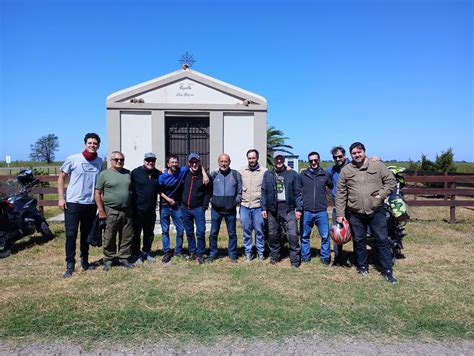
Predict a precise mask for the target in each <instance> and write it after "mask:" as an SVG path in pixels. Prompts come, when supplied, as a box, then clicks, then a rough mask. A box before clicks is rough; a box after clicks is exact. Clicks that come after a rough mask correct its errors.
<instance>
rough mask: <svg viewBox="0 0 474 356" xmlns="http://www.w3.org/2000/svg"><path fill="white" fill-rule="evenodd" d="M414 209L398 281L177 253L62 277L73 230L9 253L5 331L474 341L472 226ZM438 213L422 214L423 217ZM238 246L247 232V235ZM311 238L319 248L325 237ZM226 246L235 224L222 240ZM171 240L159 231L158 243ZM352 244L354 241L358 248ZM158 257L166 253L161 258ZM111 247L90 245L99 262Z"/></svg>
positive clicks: (0, 296) (104, 336)
mask: <svg viewBox="0 0 474 356" xmlns="http://www.w3.org/2000/svg"><path fill="white" fill-rule="evenodd" d="M412 210H413V212H412V213H413V216H414V217H415V218H414V220H413V221H411V222H410V223H409V224H408V225H407V233H408V235H407V238H406V242H405V250H404V253H405V255H406V258H405V259H403V260H398V261H397V263H396V265H395V274H396V275H397V277H398V278H399V280H400V283H399V284H398V285H396V286H392V285H389V284H388V283H386V282H385V281H384V280H383V279H382V278H381V276H380V275H379V274H378V273H377V272H376V271H375V269H373V268H371V271H370V275H369V276H368V277H367V278H363V277H360V276H358V275H357V274H356V272H355V269H354V268H351V269H343V268H326V267H323V266H322V265H321V264H320V263H319V260H318V258H317V257H314V258H313V260H312V261H311V262H310V263H308V264H303V265H302V266H301V268H300V269H298V270H293V269H291V268H290V264H289V261H288V260H287V259H286V260H284V261H282V262H281V263H280V264H278V265H276V266H272V265H270V264H269V263H268V260H267V261H265V262H258V261H256V260H255V261H252V262H250V263H245V262H243V260H242V259H241V260H239V263H237V264H232V263H230V262H229V261H228V259H227V258H222V259H219V260H218V261H216V262H215V263H213V264H210V265H203V266H199V265H198V264H197V263H196V262H187V261H184V260H179V259H172V261H171V263H170V264H168V265H166V266H163V265H162V264H161V263H160V262H157V263H145V264H143V265H142V266H140V267H138V268H135V269H134V270H125V269H122V268H119V267H117V268H113V269H112V270H111V271H110V272H109V273H105V272H103V271H102V270H100V269H99V270H96V271H91V272H80V268H79V266H78V268H77V272H76V273H74V275H73V277H72V278H70V279H66V280H65V279H63V278H62V277H61V274H62V272H63V270H64V231H63V227H62V226H61V225H53V228H54V230H55V231H56V233H57V235H58V237H57V238H56V239H55V240H53V241H49V242H46V243H42V244H36V243H35V239H34V238H32V239H31V241H29V242H27V243H26V244H25V248H24V249H22V250H20V251H18V252H17V253H15V254H14V255H13V256H11V257H9V258H7V259H3V260H0V275H2V278H1V279H0V290H1V292H0V338H4V339H7V338H8V339H9V340H13V341H17V342H26V341H25V340H40V339H43V340H53V339H57V338H67V339H69V340H71V341H74V342H81V343H94V342H96V341H97V340H102V341H104V340H105V341H106V342H116V341H119V342H122V343H123V342H124V341H126V342H141V341H143V342H144V341H148V342H150V341H151V342H154V341H155V342H158V341H162V340H165V339H174V340H183V342H190V341H193V340H194V341H195V340H215V339H219V338H233V337H235V338H282V337H288V336H293V335H300V334H301V333H311V332H317V333H320V334H328V335H336V334H344V333H349V334H350V333H351V331H352V330H354V329H357V330H358V332H359V333H362V334H367V335H374V334H375V335H377V336H379V337H382V338H393V337H394V335H398V337H400V338H433V339H436V340H446V339H453V338H463V339H469V340H471V339H472V338H473V333H472V331H473V328H472V326H473V325H472V324H473V321H474V311H473V303H472V300H473V287H472V286H473V285H474V283H473V282H474V281H473V280H472V279H473V277H472V270H473V262H472V257H471V255H472V241H473V239H472V225H473V222H474V213H472V212H471V215H466V216H465V219H467V220H468V221H467V222H461V223H459V224H456V225H451V224H448V223H446V222H444V221H443V220H442V219H438V220H436V219H437V216H441V215H443V214H444V211H440V210H439V209H434V210H432V209H430V208H427V212H425V211H423V208H416V209H412ZM425 216H426V217H429V218H428V219H427V220H423V217H425ZM238 235H239V245H241V242H242V240H241V236H242V235H241V233H240V232H239V234H238ZM317 236H318V235H317V233H316V234H313V240H312V244H313V247H314V246H316V247H318V248H319V246H320V239H319V238H318V237H317ZM226 246H227V239H226V237H225V229H224V230H223V231H222V233H221V235H220V238H219V247H220V248H224V247H226ZM159 247H161V241H160V240H159V238H157V239H156V241H155V243H154V250H156V249H158V248H159ZM348 250H349V251H350V250H351V248H350V247H349V248H348ZM157 257H158V259H159V258H160V257H161V256H157ZM100 258H101V250H100V249H96V248H93V249H91V260H92V261H97V260H99V259H100Z"/></svg>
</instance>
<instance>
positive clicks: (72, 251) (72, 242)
mask: <svg viewBox="0 0 474 356" xmlns="http://www.w3.org/2000/svg"><path fill="white" fill-rule="evenodd" d="M96 211H97V206H96V205H95V204H78V203H67V209H66V210H64V228H65V229H66V262H76V260H75V256H76V239H77V232H78V230H79V225H80V226H81V237H80V249H81V258H83V259H88V258H89V244H88V243H87V236H88V235H89V232H90V231H91V228H92V222H93V220H94V217H95V214H96Z"/></svg>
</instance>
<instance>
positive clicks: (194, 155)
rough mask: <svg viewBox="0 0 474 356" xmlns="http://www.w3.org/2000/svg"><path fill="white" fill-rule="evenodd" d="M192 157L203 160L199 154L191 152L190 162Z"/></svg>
mask: <svg viewBox="0 0 474 356" xmlns="http://www.w3.org/2000/svg"><path fill="white" fill-rule="evenodd" d="M192 159H197V160H198V161H200V160H201V158H200V157H199V155H198V154H197V153H191V154H190V155H189V156H188V162H189V161H191V160H192Z"/></svg>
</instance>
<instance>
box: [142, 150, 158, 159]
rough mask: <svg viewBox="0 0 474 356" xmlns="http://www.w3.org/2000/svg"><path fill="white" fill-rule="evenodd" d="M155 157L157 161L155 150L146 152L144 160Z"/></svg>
mask: <svg viewBox="0 0 474 356" xmlns="http://www.w3.org/2000/svg"><path fill="white" fill-rule="evenodd" d="M153 159H154V160H155V161H156V155H155V154H154V153H153V152H147V153H145V158H144V160H153Z"/></svg>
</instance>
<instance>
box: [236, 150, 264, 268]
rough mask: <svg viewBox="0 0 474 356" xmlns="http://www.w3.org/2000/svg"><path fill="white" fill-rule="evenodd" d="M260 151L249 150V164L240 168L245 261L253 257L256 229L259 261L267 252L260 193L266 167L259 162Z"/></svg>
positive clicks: (241, 219) (241, 222)
mask: <svg viewBox="0 0 474 356" xmlns="http://www.w3.org/2000/svg"><path fill="white" fill-rule="evenodd" d="M258 158H259V153H258V151H257V150H256V149H250V150H248V151H247V161H248V165H247V166H244V167H242V168H240V170H239V173H240V175H241V176H242V202H241V203H240V224H241V225H242V230H243V235H244V238H243V240H244V248H245V261H246V262H250V261H251V260H252V259H253V256H254V255H253V239H252V232H253V231H254V230H255V245H256V246H255V247H256V250H257V256H258V260H259V261H263V260H264V257H263V253H264V252H265V239H264V235H263V231H264V222H263V218H262V208H261V204H260V195H261V192H262V181H263V174H264V173H265V172H266V170H267V169H266V168H262V167H260V164H259V163H258Z"/></svg>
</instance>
